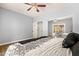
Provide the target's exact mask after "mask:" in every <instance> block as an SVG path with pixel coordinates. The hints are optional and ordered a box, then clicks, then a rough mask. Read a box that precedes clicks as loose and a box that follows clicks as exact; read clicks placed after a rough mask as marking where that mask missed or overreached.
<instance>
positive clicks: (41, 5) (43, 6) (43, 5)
mask: <svg viewBox="0 0 79 59" xmlns="http://www.w3.org/2000/svg"><path fill="white" fill-rule="evenodd" d="M37 6H38V7H46V5H37Z"/></svg>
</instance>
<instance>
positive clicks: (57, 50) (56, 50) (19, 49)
mask: <svg viewBox="0 0 79 59" xmlns="http://www.w3.org/2000/svg"><path fill="white" fill-rule="evenodd" d="M63 39H64V38H53V39H51V40H49V41H47V42H45V43H43V44H41V45H40V46H38V47H36V48H35V49H32V50H30V51H29V52H26V49H25V47H24V46H22V45H21V44H14V45H11V46H9V48H8V50H7V52H6V54H5V56H72V52H71V51H70V49H66V48H62V41H63ZM13 46H14V47H13Z"/></svg>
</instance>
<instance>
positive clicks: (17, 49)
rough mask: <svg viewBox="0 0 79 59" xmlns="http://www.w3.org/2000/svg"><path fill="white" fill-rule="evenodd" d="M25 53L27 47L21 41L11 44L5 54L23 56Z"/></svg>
mask: <svg viewBox="0 0 79 59" xmlns="http://www.w3.org/2000/svg"><path fill="white" fill-rule="evenodd" d="M23 55H25V47H24V46H23V45H22V44H20V43H14V44H12V45H10V46H9V47H8V49H7V51H6V53H5V56H23Z"/></svg>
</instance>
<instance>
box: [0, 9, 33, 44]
mask: <svg viewBox="0 0 79 59" xmlns="http://www.w3.org/2000/svg"><path fill="white" fill-rule="evenodd" d="M25 38H32V18H31V17H28V16H26V15H24V14H20V13H17V12H14V11H10V10H7V9H3V8H0V43H3V42H4V43H5V42H10V41H16V40H22V39H25Z"/></svg>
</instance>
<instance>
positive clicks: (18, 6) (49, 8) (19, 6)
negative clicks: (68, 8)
mask: <svg viewBox="0 0 79 59" xmlns="http://www.w3.org/2000/svg"><path fill="white" fill-rule="evenodd" d="M38 4H45V5H46V7H44V8H39V10H40V12H36V10H35V9H32V10H30V11H27V9H28V8H29V7H30V6H29V5H26V4H24V3H0V7H3V8H6V9H9V10H12V11H16V12H19V13H22V14H25V15H27V16H30V17H33V18H34V17H40V16H43V15H45V14H48V13H51V12H55V11H60V10H63V9H64V8H63V7H64V4H60V3H57V4H56V3H38Z"/></svg>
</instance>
